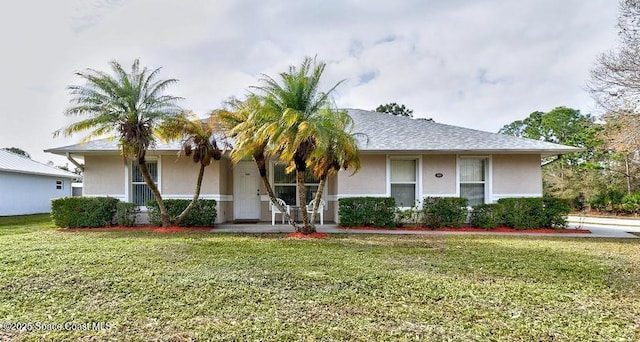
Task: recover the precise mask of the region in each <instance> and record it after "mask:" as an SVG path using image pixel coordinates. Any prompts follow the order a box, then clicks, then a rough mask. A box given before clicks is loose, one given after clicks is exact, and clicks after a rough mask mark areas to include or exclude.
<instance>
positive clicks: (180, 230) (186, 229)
mask: <svg viewBox="0 0 640 342" xmlns="http://www.w3.org/2000/svg"><path fill="white" fill-rule="evenodd" d="M211 229H213V227H175V226H174V227H167V228H162V227H156V226H149V225H140V226H134V227H122V226H113V227H105V228H60V229H58V231H61V232H154V233H158V234H173V233H193V232H195V233H203V232H208V231H210V230H211Z"/></svg>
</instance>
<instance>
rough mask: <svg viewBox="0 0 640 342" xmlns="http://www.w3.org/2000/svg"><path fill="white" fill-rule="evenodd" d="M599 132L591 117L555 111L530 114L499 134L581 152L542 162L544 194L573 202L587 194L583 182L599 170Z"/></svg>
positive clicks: (586, 187) (563, 108)
mask: <svg viewBox="0 0 640 342" xmlns="http://www.w3.org/2000/svg"><path fill="white" fill-rule="evenodd" d="M601 131H602V125H600V124H597V123H596V122H595V118H594V117H593V116H591V115H589V114H582V113H580V111H579V110H576V109H572V108H567V107H556V108H554V109H553V110H551V111H549V112H547V113H544V112H540V111H536V112H533V113H531V114H530V115H529V116H528V117H526V118H525V119H523V120H517V121H514V122H512V123H510V124H508V125H505V126H504V127H502V128H501V129H500V131H499V133H501V134H507V135H514V136H518V137H522V138H529V139H534V140H540V141H547V142H551V143H556V144H563V145H569V146H574V147H580V148H583V149H584V151H582V152H576V153H571V154H567V155H563V156H561V157H558V159H557V161H555V162H551V163H549V162H550V161H549V160H545V163H544V164H545V167H544V168H543V181H544V182H543V183H544V188H545V189H544V190H545V193H546V194H549V195H554V196H557V197H561V198H575V197H577V196H578V195H579V194H580V193H581V192H584V191H585V189H587V190H588V188H589V186H588V185H589V184H587V183H586V182H587V181H588V180H590V179H592V178H593V177H596V176H597V173H598V170H599V169H601V167H602V158H603V157H604V156H603V146H604V141H603V139H602V138H601V136H600V133H599V132H601Z"/></svg>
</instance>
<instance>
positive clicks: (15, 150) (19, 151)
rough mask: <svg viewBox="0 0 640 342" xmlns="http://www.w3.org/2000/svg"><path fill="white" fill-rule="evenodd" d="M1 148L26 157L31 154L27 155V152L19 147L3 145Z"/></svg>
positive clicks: (29, 156)
mask: <svg viewBox="0 0 640 342" xmlns="http://www.w3.org/2000/svg"><path fill="white" fill-rule="evenodd" d="M3 150H5V151H9V152H12V153H15V154H19V155H21V156H23V157H27V158H29V159H31V155H29V153H27V151H25V150H23V149H21V148H18V147H5V148H3Z"/></svg>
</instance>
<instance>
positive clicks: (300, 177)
mask: <svg viewBox="0 0 640 342" xmlns="http://www.w3.org/2000/svg"><path fill="white" fill-rule="evenodd" d="M296 179H297V181H298V198H299V200H300V208H302V209H301V211H302V229H301V230H300V231H301V232H302V233H303V234H311V233H315V232H316V228H315V227H314V226H312V225H311V224H309V213H307V208H306V205H307V192H306V191H305V190H306V189H305V187H304V170H303V171H300V170H296Z"/></svg>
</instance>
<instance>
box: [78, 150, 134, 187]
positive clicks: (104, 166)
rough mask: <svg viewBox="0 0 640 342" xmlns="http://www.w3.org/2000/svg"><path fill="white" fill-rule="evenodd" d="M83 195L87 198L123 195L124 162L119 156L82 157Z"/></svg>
mask: <svg viewBox="0 0 640 342" xmlns="http://www.w3.org/2000/svg"><path fill="white" fill-rule="evenodd" d="M84 164H85V168H84V194H85V195H87V196H96V195H103V196H104V195H111V196H114V197H119V196H124V194H125V181H124V180H125V162H124V160H123V158H122V156H120V155H113V156H91V155H89V156H85V157H84Z"/></svg>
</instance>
